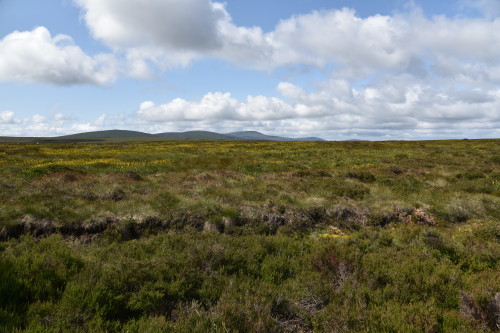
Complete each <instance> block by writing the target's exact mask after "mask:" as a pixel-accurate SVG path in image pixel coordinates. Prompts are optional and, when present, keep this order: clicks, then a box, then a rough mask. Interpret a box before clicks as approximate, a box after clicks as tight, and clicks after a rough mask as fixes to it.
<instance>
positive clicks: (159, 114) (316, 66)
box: [0, 0, 500, 140]
mask: <svg viewBox="0 0 500 333" xmlns="http://www.w3.org/2000/svg"><path fill="white" fill-rule="evenodd" d="M498 31H500V0H476V1H469V0H458V1H413V2H408V1H400V0H385V1H361V0H350V1H347V0H344V1H341V0H338V1H335V0H329V1H327V0H287V1H284V0H279V1H272V2H270V1H263V0H254V1H241V0H240V1H235V0H234V1H231V0H229V1H226V2H224V3H221V2H216V1H209V0H149V1H141V0H45V1H43V2H40V1H37V0H0V136H2V135H19V136H52V135H63V134H70V133H75V132H82V131H92V130H103V129H115V128H120V129H133V130H141V131H146V132H150V133H158V132H165V131H185V130H196V129H203V130H212V131H218V132H231V131H235V130H258V131H261V132H264V133H269V134H276V135H287V136H313V135H314V136H320V137H324V138H326V139H331V140H344V139H352V138H359V139H370V140H387V139H409V140H411V139H440V138H464V137H468V138H487V137H500V47H498V45H500V34H499V33H498Z"/></svg>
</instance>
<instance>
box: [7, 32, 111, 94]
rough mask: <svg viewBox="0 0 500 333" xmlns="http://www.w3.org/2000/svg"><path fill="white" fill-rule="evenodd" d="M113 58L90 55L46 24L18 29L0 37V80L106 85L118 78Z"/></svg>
mask: <svg viewBox="0 0 500 333" xmlns="http://www.w3.org/2000/svg"><path fill="white" fill-rule="evenodd" d="M115 76H116V68H115V64H114V59H113V57H111V56H109V55H97V56H95V57H93V58H92V57H90V56H88V55H86V54H85V53H84V52H83V51H82V50H81V49H80V48H79V47H78V46H75V45H74V44H73V41H72V40H71V38H70V37H68V36H66V35H57V36H54V37H52V36H51V35H50V32H49V31H48V30H47V29H46V28H45V27H38V28H35V29H34V30H32V31H23V32H19V31H15V32H13V33H11V34H9V35H7V36H5V37H4V38H3V39H2V40H0V82H1V81H25V82H37V83H51V84H56V85H72V84H82V83H83V84H105V83H108V82H111V81H113V80H114V79H115Z"/></svg>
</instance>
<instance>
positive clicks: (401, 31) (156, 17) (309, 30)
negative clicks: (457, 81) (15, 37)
mask: <svg viewBox="0 0 500 333" xmlns="http://www.w3.org/2000/svg"><path fill="white" fill-rule="evenodd" d="M75 1H76V3H77V4H78V5H79V6H80V7H81V8H82V9H83V17H84V19H85V22H86V24H87V26H88V27H89V29H90V31H91V32H92V34H93V36H95V37H96V38H98V39H99V40H101V41H103V42H104V43H105V44H106V45H108V46H110V47H112V48H114V49H115V50H120V51H122V52H125V53H126V54H127V58H128V59H129V60H130V71H131V73H132V75H136V76H140V73H142V72H147V67H148V63H153V64H156V65H158V66H160V67H163V68H168V67H169V66H175V65H181V66H185V65H187V64H189V63H190V62H191V61H192V60H193V59H196V58H199V57H207V56H208V57H219V58H222V59H226V60H229V61H232V62H234V63H237V64H241V65H244V66H246V67H250V68H258V69H267V70H269V69H273V68H276V67H279V66H285V65H304V64H305V65H313V66H320V67H321V66H325V65H327V64H333V65H335V68H336V75H337V77H362V76H364V75H369V74H371V73H376V72H378V71H386V70H392V71H394V70H395V71H411V70H414V69H415V64H422V63H429V62H432V63H439V62H440V61H442V59H451V60H457V61H459V62H460V63H461V64H471V63H472V64H477V63H480V64H483V63H484V62H486V63H487V67H491V66H499V60H498V59H500V51H499V49H498V47H496V46H497V45H498V44H499V42H500V36H499V34H498V33H496V32H497V31H499V29H500V20H498V19H495V20H489V19H486V18H484V19H482V18H477V19H467V18H447V17H444V16H436V17H433V18H428V17H426V16H425V15H424V14H423V13H422V11H421V10H420V9H418V8H414V9H413V10H412V11H410V12H408V13H402V14H395V15H385V16H384V15H373V16H369V17H365V18H362V17H360V16H358V15H357V14H356V12H355V11H354V10H352V9H347V8H344V9H340V10H338V9H332V10H325V11H314V12H312V13H310V14H305V15H297V16H293V17H291V18H288V19H285V20H282V21H280V22H279V23H278V24H277V26H276V27H275V29H274V30H273V31H270V32H267V33H265V32H263V31H262V29H261V28H259V27H241V26H237V25H236V24H234V22H233V21H232V19H231V16H230V14H229V13H228V12H227V11H226V9H225V7H224V5H223V4H221V3H218V2H211V1H209V0H183V1H180V0H168V1H163V0H154V1H148V2H147V3H144V2H142V1H140V0H75ZM482 3H483V4H482V5H481V8H489V9H491V8H492V7H494V6H496V5H497V4H498V2H497V1H496V0H495V1H492V0H482ZM479 67H481V66H479ZM423 68H424V67H423V66H421V67H420V70H422V69H423ZM134 73H135V74H134Z"/></svg>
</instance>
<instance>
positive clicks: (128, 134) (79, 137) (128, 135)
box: [0, 129, 324, 142]
mask: <svg viewBox="0 0 500 333" xmlns="http://www.w3.org/2000/svg"><path fill="white" fill-rule="evenodd" d="M155 138H157V139H159V140H160V139H161V140H168V139H175V140H184V139H186V140H255V141H324V140H323V139H321V138H317V137H307V138H287V137H282V136H275V135H266V134H263V133H260V132H257V131H243V132H232V133H225V134H221V133H216V132H209V131H187V132H165V133H157V134H150V133H145V132H139V131H128V130H118V129H115V130H107V131H94V132H85V133H77V134H71V135H63V136H57V137H46V138H16V137H10V138H8V137H0V141H2V142H6V141H16V140H21V141H23V140H24V141H27V140H28V141H30V142H31V141H37V142H53V141H57V142H69V141H71V142H72V141H103V140H110V139H111V140H113V139H149V140H151V139H153V140H154V139H155Z"/></svg>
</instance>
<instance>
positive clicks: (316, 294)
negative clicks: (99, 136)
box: [0, 140, 500, 332]
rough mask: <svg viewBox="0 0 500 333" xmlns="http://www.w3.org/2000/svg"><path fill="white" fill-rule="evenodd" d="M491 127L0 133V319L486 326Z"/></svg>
mask: <svg viewBox="0 0 500 333" xmlns="http://www.w3.org/2000/svg"><path fill="white" fill-rule="evenodd" d="M499 221H500V140H451V141H419V142H406V141H405V142H395V141H394V142H321V141H318V142H250V141H237V142H230V141H219V142H217V141H215V142H202V141H200V142H191V141H189V142H186V141H178V142H152V141H144V142H132V141H109V142H67V143H61V142H54V143H47V144H45V143H43V144H38V145H37V144H30V143H24V144H10V143H4V144H0V331H19V332H24V331H26V332H40V331H43V332H61V331H73V332H95V331H106V332H119V331H124V332H164V331H167V332H168V331H172V332H206V331H214V332H219V331H220V332H226V331H228V332H237V331H239V332H310V331H317V332H324V331H326V332H346V331H353V332H359V331H380V332H422V331H424V332H476V331H497V330H498V329H500V270H499V262H498V259H499V258H500V243H499V241H500V223H499Z"/></svg>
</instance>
